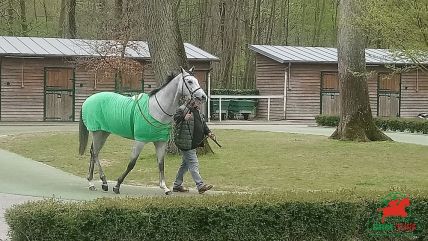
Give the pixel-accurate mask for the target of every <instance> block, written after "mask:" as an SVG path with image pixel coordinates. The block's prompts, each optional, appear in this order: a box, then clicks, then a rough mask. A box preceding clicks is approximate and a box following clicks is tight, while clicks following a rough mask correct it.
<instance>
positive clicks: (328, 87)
mask: <svg viewBox="0 0 428 241" xmlns="http://www.w3.org/2000/svg"><path fill="white" fill-rule="evenodd" d="M321 76H322V80H321V89H322V91H325V92H332V91H333V92H335V91H336V92H339V76H338V75H337V72H323V73H322V75H321Z"/></svg>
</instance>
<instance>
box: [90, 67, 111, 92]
mask: <svg viewBox="0 0 428 241" xmlns="http://www.w3.org/2000/svg"><path fill="white" fill-rule="evenodd" d="M109 83H114V73H113V72H106V71H101V70H99V71H97V72H95V73H94V89H97V87H98V85H103V84H109Z"/></svg>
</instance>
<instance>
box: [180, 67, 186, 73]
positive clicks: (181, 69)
mask: <svg viewBox="0 0 428 241" xmlns="http://www.w3.org/2000/svg"><path fill="white" fill-rule="evenodd" d="M180 72H181V74H183V75H184V73H186V70H184V69H183V67H181V66H180Z"/></svg>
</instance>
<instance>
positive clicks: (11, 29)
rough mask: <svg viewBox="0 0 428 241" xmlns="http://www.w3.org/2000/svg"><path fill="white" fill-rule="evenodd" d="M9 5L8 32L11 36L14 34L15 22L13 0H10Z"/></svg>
mask: <svg viewBox="0 0 428 241" xmlns="http://www.w3.org/2000/svg"><path fill="white" fill-rule="evenodd" d="M7 3H8V6H7V25H8V28H7V29H8V34H9V35H10V36H12V35H13V32H14V31H13V23H14V17H13V12H14V10H13V1H12V0H9V1H8V2H7Z"/></svg>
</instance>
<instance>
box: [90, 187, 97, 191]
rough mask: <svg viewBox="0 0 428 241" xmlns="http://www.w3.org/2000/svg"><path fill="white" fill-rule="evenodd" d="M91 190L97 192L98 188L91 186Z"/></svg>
mask: <svg viewBox="0 0 428 241" xmlns="http://www.w3.org/2000/svg"><path fill="white" fill-rule="evenodd" d="M89 190H91V191H96V190H97V188H96V187H95V186H89Z"/></svg>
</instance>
